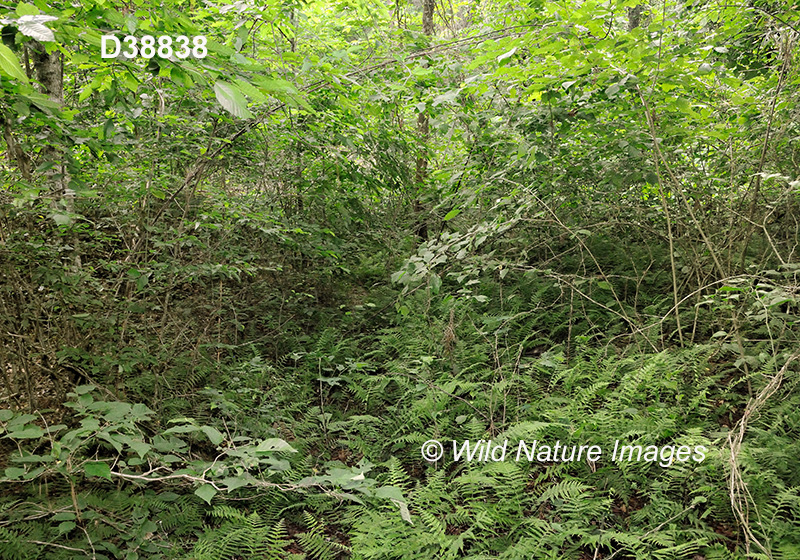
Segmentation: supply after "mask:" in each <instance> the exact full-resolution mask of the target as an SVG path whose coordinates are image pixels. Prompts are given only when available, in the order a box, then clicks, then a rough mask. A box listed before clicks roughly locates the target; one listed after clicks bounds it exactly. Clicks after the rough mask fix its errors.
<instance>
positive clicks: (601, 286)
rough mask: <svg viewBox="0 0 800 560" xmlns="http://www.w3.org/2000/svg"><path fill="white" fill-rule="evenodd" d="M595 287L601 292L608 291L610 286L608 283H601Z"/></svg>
mask: <svg viewBox="0 0 800 560" xmlns="http://www.w3.org/2000/svg"><path fill="white" fill-rule="evenodd" d="M597 287H598V288H600V289H601V290H610V289H611V284H609V283H608V282H604V281H601V282H598V283H597Z"/></svg>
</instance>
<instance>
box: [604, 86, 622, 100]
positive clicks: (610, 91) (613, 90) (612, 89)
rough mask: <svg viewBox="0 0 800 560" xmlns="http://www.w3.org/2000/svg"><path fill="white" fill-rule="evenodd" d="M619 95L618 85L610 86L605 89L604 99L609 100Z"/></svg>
mask: <svg viewBox="0 0 800 560" xmlns="http://www.w3.org/2000/svg"><path fill="white" fill-rule="evenodd" d="M618 93H619V84H611V85H610V86H608V87H607V88H606V97H608V98H609V99H610V98H612V97H614V96H615V95H617V94H618Z"/></svg>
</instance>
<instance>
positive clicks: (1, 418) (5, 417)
mask: <svg viewBox="0 0 800 560" xmlns="http://www.w3.org/2000/svg"><path fill="white" fill-rule="evenodd" d="M13 417H14V413H13V412H11V411H10V410H8V409H7V408H4V409H2V410H0V422H8V421H9V420H11V419H12V418H13Z"/></svg>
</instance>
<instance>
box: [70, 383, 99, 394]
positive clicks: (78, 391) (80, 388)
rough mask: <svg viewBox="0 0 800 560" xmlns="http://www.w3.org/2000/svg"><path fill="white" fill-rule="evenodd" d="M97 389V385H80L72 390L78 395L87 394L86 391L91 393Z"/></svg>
mask: <svg viewBox="0 0 800 560" xmlns="http://www.w3.org/2000/svg"><path fill="white" fill-rule="evenodd" d="M95 389H96V387H95V386H94V385H78V386H77V387H75V388H74V389H73V390H72V391H73V392H74V393H75V394H77V395H85V394H86V393H90V392H91V391H94V390H95Z"/></svg>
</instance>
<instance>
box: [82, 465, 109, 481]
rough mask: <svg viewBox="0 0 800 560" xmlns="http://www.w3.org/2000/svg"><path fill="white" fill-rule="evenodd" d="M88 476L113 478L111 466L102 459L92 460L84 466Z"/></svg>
mask: <svg viewBox="0 0 800 560" xmlns="http://www.w3.org/2000/svg"><path fill="white" fill-rule="evenodd" d="M83 472H84V474H86V476H99V477H102V478H107V479H108V480H111V467H109V466H108V463H103V462H102V461H90V462H88V463H86V464H85V465H84V466H83Z"/></svg>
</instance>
